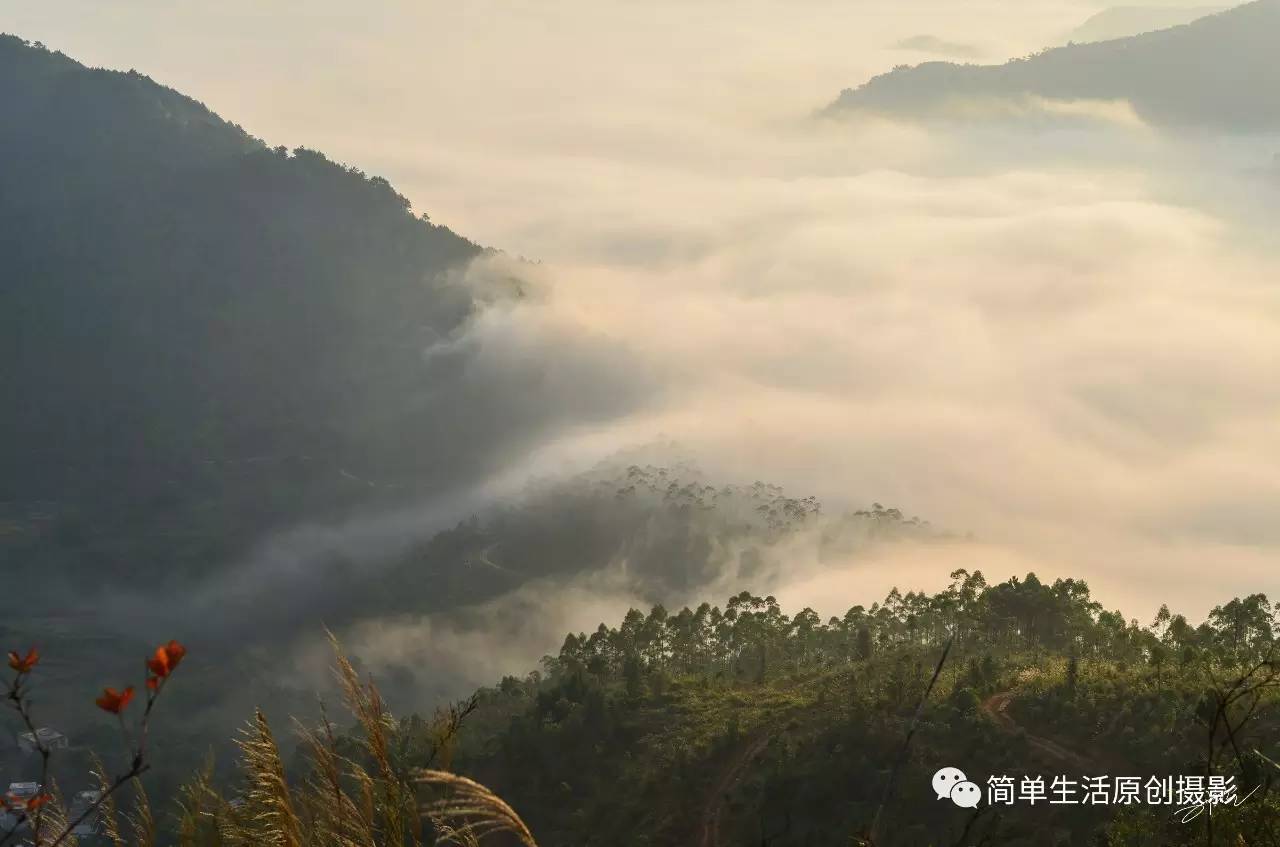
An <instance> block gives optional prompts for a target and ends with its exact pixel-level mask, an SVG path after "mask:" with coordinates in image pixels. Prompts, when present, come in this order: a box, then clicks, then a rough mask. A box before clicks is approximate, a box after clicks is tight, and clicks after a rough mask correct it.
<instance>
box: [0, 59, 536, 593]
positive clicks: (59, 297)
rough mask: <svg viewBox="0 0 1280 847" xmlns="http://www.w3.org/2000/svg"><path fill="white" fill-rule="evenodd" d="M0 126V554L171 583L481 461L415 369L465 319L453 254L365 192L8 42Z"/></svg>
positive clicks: (472, 440) (424, 373)
mask: <svg viewBox="0 0 1280 847" xmlns="http://www.w3.org/2000/svg"><path fill="white" fill-rule="evenodd" d="M0 112H3V114H4V119H3V120H2V121H0V161H3V167H0V339H3V340H2V341H0V345H3V347H2V349H0V358H2V359H3V362H4V364H3V367H2V368H0V530H2V531H0V556H6V555H7V556H11V557H13V558H14V560H16V559H17V558H18V557H20V556H22V557H30V556H34V555H36V552H37V551H38V554H39V556H40V557H41V558H42V559H43V560H45V561H50V562H56V563H59V564H65V568H58V569H56V572H57V573H68V572H70V571H71V570H73V569H74V570H76V571H77V573H78V577H77V578H78V579H82V580H85V581H87V582H89V583H92V582H94V581H97V580H99V579H109V578H121V579H130V578H139V577H141V572H140V570H139V568H140V567H141V566H142V565H141V564H140V563H146V562H156V561H159V560H160V559H161V558H163V559H164V560H165V562H166V564H165V566H164V567H165V569H166V570H165V573H166V575H172V574H174V573H177V572H180V571H182V570H184V569H186V568H198V567H207V566H208V565H209V563H211V562H214V561H217V560H219V559H221V558H224V557H226V556H230V555H233V554H234V553H235V552H237V551H239V550H240V549H241V548H242V547H243V545H244V544H245V543H246V542H247V540H249V539H252V538H255V537H257V536H258V535H260V534H261V533H262V532H264V531H266V530H268V529H270V528H272V527H277V526H280V525H283V524H287V523H289V522H290V521H293V520H297V519H299V518H300V517H303V516H319V515H325V514H328V513H330V512H332V510H334V509H336V508H342V507H344V506H350V505H353V504H359V503H362V502H366V501H369V500H370V499H372V498H376V497H377V496H379V495H380V494H381V493H383V492H387V491H395V492H397V496H400V497H404V496H408V494H409V493H411V492H412V491H414V490H416V489H418V488H420V487H421V486H424V485H427V484H434V485H439V484H444V483H448V482H449V481H451V480H452V479H454V478H455V477H456V476H457V475H458V474H459V473H460V472H462V471H463V470H464V469H471V468H474V467H475V466H476V465H478V464H483V463H485V462H488V461H492V460H491V459H487V458H484V453H485V451H487V450H491V449H493V448H495V446H496V445H495V436H494V433H493V428H492V426H487V425H486V424H485V423H484V422H483V421H481V422H477V421H474V420H469V419H468V418H467V416H466V415H462V414H459V413H458V411H457V408H456V407H457V405H458V404H459V403H460V402H462V400H463V399H464V397H465V394H466V391H465V389H464V388H463V387H461V386H460V381H461V378H460V377H459V375H458V371H459V370H460V363H459V362H458V361H453V362H451V363H449V365H448V366H447V367H443V368H442V367H438V366H437V367H435V368H434V369H433V368H432V367H429V366H428V363H427V362H426V361H425V360H424V357H423V351H424V350H425V349H426V348H427V347H428V346H429V345H430V344H431V343H432V342H433V341H435V340H438V339H441V338H447V337H448V336H449V334H450V333H452V332H455V331H457V330H458V328H459V327H460V326H462V325H463V324H464V322H465V321H466V320H467V318H468V316H469V315H470V314H472V313H473V311H474V309H475V304H474V298H473V296H472V294H471V292H470V291H468V290H466V289H465V288H464V287H462V286H461V285H459V284H458V283H457V282H456V281H451V280H450V278H449V277H447V276H445V275H444V272H445V271H446V270H448V269H450V268H454V267H457V266H458V265H459V264H460V263H462V262H465V261H467V260H469V259H471V258H473V257H475V256H477V255H478V254H479V253H480V249H479V248H478V247H477V246H476V245H475V244H473V243H471V242H469V241H467V240H466V239H464V238H462V237H459V236H458V235H455V234H454V233H452V232H450V231H449V230H448V229H445V228H444V227H440V226H436V225H434V224H432V223H430V222H429V221H428V220H427V219H426V217H425V216H421V217H416V216H415V215H414V214H412V213H411V211H410V209H409V205H408V202H407V201H406V200H405V199H404V198H403V197H401V196H399V195H398V194H397V193H396V192H395V191H394V190H393V189H392V188H391V186H390V185H389V184H388V183H387V182H386V181H384V180H382V179H378V178H369V177H366V176H365V175H364V174H362V173H360V172H359V171H357V170H355V169H353V168H347V167H343V166H340V165H338V164H335V163H333V162H331V161H329V160H327V159H326V158H325V157H324V156H323V155H321V154H319V153H315V152H312V151H308V150H301V149H299V150H295V151H293V152H288V151H286V150H284V149H283V148H277V149H272V148H269V147H267V146H266V145H265V144H263V143H261V142H259V141H258V140H256V139H254V138H252V137H250V136H249V135H248V134H246V133H245V132H244V131H243V130H241V129H240V128H239V127H236V126H234V125H232V124H229V123H227V122H226V121H224V120H222V119H221V118H219V117H218V116H216V115H214V114H212V113H211V112H209V111H208V110H207V109H206V108H204V107H203V106H202V105H201V104H199V103H197V102H195V101H194V100H191V99H189V98H187V97H184V96H182V95H181V94H178V93H176V92H174V91H172V90H170V89H167V88H165V87H163V86H161V85H158V84H156V83H154V82H152V81H151V80H150V79H148V78H146V77H144V76H141V75H139V74H137V73H132V72H130V73H118V72H112V71H104V70H95V69H90V68H86V67H83V66H81V65H79V64H78V63H76V62H74V61H72V60H71V59H68V58H67V57H65V56H63V55H61V54H58V53H53V52H50V51H48V50H46V49H43V48H42V47H39V46H33V45H29V44H27V43H25V42H23V41H21V40H19V39H17V38H14V37H11V36H3V37H0ZM460 395H462V396H460ZM537 423H538V422H537V420H534V421H532V422H531V426H530V431H531V432H536V430H537ZM446 439H447V440H448V443H449V449H448V450H445V449H441V448H440V446H439V445H440V443H441V442H442V441H444V440H446ZM26 560H27V561H30V559H29V558H28V559H26ZM151 576H156V574H151ZM84 584H85V583H84V582H81V583H80V586H81V587H83V586H84Z"/></svg>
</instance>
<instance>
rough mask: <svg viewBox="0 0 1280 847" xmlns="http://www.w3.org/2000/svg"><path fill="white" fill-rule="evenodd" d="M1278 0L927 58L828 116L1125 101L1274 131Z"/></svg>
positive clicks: (1173, 121) (1182, 118) (844, 101)
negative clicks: (1073, 37)
mask: <svg viewBox="0 0 1280 847" xmlns="http://www.w3.org/2000/svg"><path fill="white" fill-rule="evenodd" d="M1277 45H1280V0H1256V2H1253V3H1248V4H1246V5H1243V6H1238V7H1236V8H1233V9H1230V10H1228V11H1226V12H1222V13H1220V14H1216V15H1210V16H1209V17H1205V18H1201V19H1199V20H1196V21H1194V22H1192V23H1189V24H1187V25H1185V26H1178V27H1174V28H1172V29H1165V30H1160V31H1159V32H1150V33H1145V34H1143V35H1137V36H1133V37H1130V38H1123V39H1118V40H1113V41H1103V42H1099V43H1095V44H1072V45H1068V46H1066V47H1058V48H1053V49H1049V50H1045V51H1044V52H1042V53H1038V54H1035V55H1033V56H1028V57H1025V58H1021V59H1014V60H1012V61H1010V62H1007V63H1005V64H1003V65H967V64H966V65H960V64H955V63H951V62H927V63H925V64H922V65H916V66H914V67H901V68H896V69H894V70H893V71H890V72H889V73H886V74H882V75H880V76H877V77H875V78H873V79H872V80H870V81H869V82H867V83H866V84H864V85H862V86H860V87H858V88H853V89H846V90H845V91H844V92H842V93H841V95H840V97H839V98H838V99H837V100H836V101H835V102H834V103H832V104H831V105H830V106H829V107H828V108H827V109H826V111H825V113H826V114H828V115H837V116H839V115H850V114H856V113H865V112H872V113H882V114H890V115H902V116H913V117H929V116H945V115H947V114H949V113H954V112H956V111H957V110H963V109H965V108H966V107H967V106H969V105H971V104H974V103H978V104H982V103H984V102H991V101H1006V102H1018V101H1027V100H1033V99H1037V98H1038V99H1041V100H1054V101H1080V100H1101V101H1127V102H1128V103H1129V104H1131V105H1132V107H1133V109H1134V111H1135V112H1136V113H1137V114H1138V116H1139V117H1141V118H1142V119H1143V120H1145V121H1148V122H1150V123H1153V124H1157V125H1165V126H1201V127H1206V128H1213V129H1219V130H1227V131H1250V130H1267V129H1274V128H1277V127H1280V97H1277V96H1276V93H1275V92H1276V91H1277V90H1280V62H1277V61H1276V53H1277Z"/></svg>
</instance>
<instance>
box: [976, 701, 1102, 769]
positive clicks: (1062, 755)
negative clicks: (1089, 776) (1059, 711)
mask: <svg viewBox="0 0 1280 847" xmlns="http://www.w3.org/2000/svg"><path fill="white" fill-rule="evenodd" d="M1012 701H1013V692H1012V691H1002V692H1000V693H999V694H992V695H991V696H990V697H988V698H987V699H986V700H984V701H982V711H983V712H985V713H986V715H987V716H988V717H990V718H991V719H992V720H993V721H995V722H996V725H997V726H999V727H1000V728H1001V729H1003V730H1004V731H1005V732H1009V733H1013V732H1017V731H1018V730H1021V731H1022V734H1023V735H1024V736H1025V737H1026V739H1027V743H1028V744H1030V745H1031V747H1032V748H1033V749H1035V750H1038V751H1039V752H1041V753H1042V754H1044V755H1045V756H1046V757H1047V758H1049V759H1052V760H1054V761H1055V762H1061V763H1063V764H1067V765H1070V766H1071V767H1073V768H1076V769H1079V770H1082V771H1090V770H1094V769H1096V767H1097V762H1095V761H1094V760H1093V759H1091V758H1089V757H1088V756H1082V755H1081V754H1079V753H1077V752H1075V751H1074V750H1068V749H1067V748H1066V747H1063V746H1062V745H1061V744H1059V743H1058V742H1056V741H1054V740H1053V739H1052V738H1045V737H1044V736H1042V735H1036V734H1034V733H1032V732H1030V731H1029V730H1028V729H1027V728H1026V727H1025V726H1022V725H1021V724H1019V723H1018V722H1017V721H1015V720H1014V719H1013V716H1012V715H1010V714H1009V703H1011V702H1012Z"/></svg>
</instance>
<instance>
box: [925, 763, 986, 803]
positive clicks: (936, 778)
mask: <svg viewBox="0 0 1280 847" xmlns="http://www.w3.org/2000/svg"><path fill="white" fill-rule="evenodd" d="M933 793H934V794H937V795H938V799H939V800H945V799H947V798H948V797H949V798H951V802H952V803H955V804H956V805H957V806H959V807H960V808H962V809H974V808H977V806H978V803H979V802H980V801H981V800H982V790H981V789H980V788H978V786H977V785H975V784H974V783H972V782H970V781H969V778H968V777H966V776H965V775H964V771H962V770H960V769H959V768H941V769H940V770H939V771H938V772H937V773H935V774H934V775H933Z"/></svg>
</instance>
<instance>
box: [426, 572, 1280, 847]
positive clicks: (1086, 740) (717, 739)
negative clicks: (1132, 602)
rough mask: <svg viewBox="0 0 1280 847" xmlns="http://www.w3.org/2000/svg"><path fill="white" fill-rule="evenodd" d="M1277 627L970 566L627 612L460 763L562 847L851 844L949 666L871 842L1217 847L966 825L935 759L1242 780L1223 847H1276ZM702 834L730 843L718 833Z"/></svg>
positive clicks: (1151, 833)
mask: <svg viewBox="0 0 1280 847" xmlns="http://www.w3.org/2000/svg"><path fill="white" fill-rule="evenodd" d="M1277 623H1278V621H1277V615H1276V610H1275V609H1274V608H1273V607H1272V605H1271V604H1270V602H1269V601H1268V599H1267V598H1266V597H1265V596H1264V595H1261V594H1255V595H1251V596H1249V597H1244V598H1237V599H1234V600H1231V601H1230V602H1228V603H1224V604H1222V605H1219V606H1217V607H1215V608H1214V609H1213V610H1212V612H1211V613H1210V615H1209V616H1208V618H1207V620H1205V621H1204V622H1201V623H1198V624H1196V623H1192V622H1190V621H1188V620H1187V619H1186V618H1185V617H1184V616H1182V615H1179V614H1176V613H1171V612H1170V611H1169V610H1168V609H1167V608H1164V607H1162V608H1161V610H1160V612H1159V613H1158V614H1157V615H1156V617H1155V619H1154V620H1153V621H1152V622H1151V623H1150V624H1148V625H1145V626H1144V625H1141V624H1140V623H1139V622H1138V621H1136V620H1132V619H1126V617H1125V615H1124V614H1123V613H1122V612H1120V611H1110V610H1107V609H1105V608H1103V606H1102V605H1101V604H1100V603H1098V602H1097V601H1096V600H1094V599H1093V597H1092V596H1091V594H1090V591H1089V587H1088V585H1087V584H1086V583H1084V582H1082V581H1080V580H1076V579H1070V578H1066V579H1057V580H1054V581H1053V582H1052V583H1046V582H1042V581H1041V580H1039V579H1038V578H1037V577H1036V576H1035V574H1028V575H1027V576H1026V577H1025V578H1022V579H1019V578H1012V579H1010V580H1008V581H1005V582H1001V583H996V584H989V583H988V582H987V580H986V579H985V578H984V576H983V575H982V574H981V573H980V572H973V573H970V572H968V571H965V570H957V571H956V572H955V573H953V574H952V583H951V585H950V587H948V588H947V589H946V590H944V591H941V592H939V593H937V594H932V595H930V594H927V593H922V592H906V593H900V592H899V591H898V590H897V589H894V590H893V591H892V592H890V594H889V595H888V596H887V597H886V598H885V599H884V600H883V601H882V602H877V603H872V604H871V605H869V606H862V605H857V606H854V607H852V608H850V609H849V610H848V611H847V612H846V613H845V614H843V615H841V616H835V617H831V618H829V619H828V620H825V621H824V620H822V619H821V618H820V617H819V616H818V615H817V614H815V613H814V612H813V610H812V609H802V610H799V611H797V612H794V613H792V614H788V613H787V612H785V611H784V610H783V609H782V608H780V606H779V604H778V602H777V601H776V600H775V599H774V598H773V597H768V596H766V597H761V596H756V595H753V594H751V593H749V592H745V591H744V592H741V593H739V594H737V595H735V596H733V597H731V598H730V599H729V601H728V602H727V603H726V604H725V605H724V606H723V607H720V606H713V605H710V604H708V603H703V604H701V605H699V606H697V607H696V608H682V609H680V610H679V611H674V610H667V609H666V608H664V607H662V606H655V607H653V608H652V609H650V610H649V611H648V612H643V611H641V610H638V609H633V610H631V611H630V612H628V613H627V615H626V616H625V618H624V619H623V620H622V621H621V622H620V623H619V624H618V625H616V626H612V627H611V626H607V625H605V624H601V625H600V627H599V628H598V629H596V630H595V631H593V632H589V633H570V634H569V635H568V636H567V637H566V638H565V641H564V645H563V647H562V648H561V649H560V651H559V653H558V654H557V655H555V656H548V657H547V658H546V659H545V660H544V662H543V666H542V669H541V670H540V671H539V672H536V673H533V674H531V675H529V676H528V677H526V678H524V679H519V678H508V679H506V680H504V681H503V682H502V683H501V684H500V685H498V686H496V687H494V688H490V689H483V690H481V691H480V692H479V694H478V695H477V700H476V703H477V704H478V705H477V708H476V711H475V713H474V714H473V715H472V716H471V717H469V718H468V720H470V721H471V724H470V725H469V727H468V728H466V729H465V730H464V732H463V734H462V737H461V742H460V743H461V746H460V748H459V754H458V755H459V762H460V764H461V766H462V768H463V771H464V772H467V773H474V774H476V775H477V776H479V777H481V778H482V779H484V780H486V781H488V782H489V783H490V784H491V785H493V786H494V787H496V788H498V789H499V790H500V791H501V792H502V793H503V794H504V796H506V797H508V798H509V799H511V800H512V801H513V802H515V804H516V806H517V808H520V809H522V810H525V812H526V818H527V819H528V821H529V822H530V824H531V825H532V826H533V828H534V830H535V832H539V833H541V834H542V837H543V838H545V839H546V840H547V841H548V843H553V844H598V845H642V844H676V843H692V844H715V843H724V844H730V843H731V844H747V843H752V844H755V843H766V844H770V845H805V844H835V843H847V842H848V840H849V839H850V838H855V839H856V838H858V837H862V836H865V835H866V833H867V827H868V825H869V824H870V822H871V820H872V819H873V817H874V816H875V810H876V807H877V805H878V804H879V803H880V801H881V798H882V792H883V790H884V787H885V783H886V780H887V779H888V768H889V766H890V764H891V763H892V762H893V761H894V759H895V757H897V756H898V755H899V753H900V745H901V743H902V739H903V738H904V737H905V736H906V734H907V732H908V728H909V727H910V726H911V725H912V720H913V715H914V713H915V711H916V708H917V704H918V703H920V702H921V698H922V697H923V696H924V692H925V690H926V688H927V686H928V683H929V677H930V673H931V671H932V670H933V668H934V666H935V664H936V663H937V662H938V660H939V657H940V655H942V653H943V650H944V649H948V650H949V652H947V654H946V656H947V659H946V662H945V664H944V665H943V667H942V673H941V678H940V680H939V681H938V684H937V687H936V688H935V689H934V690H933V691H932V692H931V694H930V697H929V699H928V700H926V701H925V703H926V705H925V708H924V712H923V720H922V722H921V725H920V729H919V737H918V739H917V741H916V744H915V747H914V748H912V749H911V751H910V754H909V757H908V759H907V762H906V766H905V769H904V777H903V778H902V780H901V781H900V782H899V784H898V790H897V792H896V794H895V795H894V796H893V797H891V798H890V803H889V807H888V809H887V814H886V816H885V818H884V820H885V822H886V825H885V826H884V827H883V829H882V830H881V831H880V833H879V837H878V839H877V840H876V842H875V843H877V844H882V845H884V844H891V845H899V844H901V845H907V844H926V843H931V844H951V843H965V842H962V841H958V840H957V839H958V838H960V839H963V838H964V837H965V836H966V835H967V836H968V837H972V838H975V839H979V840H978V841H976V842H975V843H993V844H1027V845H1032V844H1044V843H1045V841H1044V838H1045V837H1046V836H1045V833H1047V832H1053V833H1054V836H1053V838H1054V843H1057V844H1080V845H1093V844H1099V843H1102V844H1115V845H1120V844H1125V845H1128V844H1155V843H1160V844H1198V843H1204V841H1203V839H1204V826H1205V822H1204V821H1203V820H1202V819H1199V818H1197V819H1196V820H1195V821H1194V822H1193V823H1191V824H1184V823H1182V822H1180V821H1179V820H1175V819H1174V818H1173V817H1172V815H1171V812H1170V811H1162V810H1161V809H1159V808H1143V809H1139V808H1103V807H1096V808H1080V807H1048V808H1045V807H1043V806H1041V807H1032V808H1026V807H1021V808H1018V807H1011V808H1008V809H1004V810H1001V809H999V808H996V809H992V808H986V809H985V810H984V809H981V808H980V809H979V810H976V811H975V812H972V813H968V814H966V813H965V812H963V811H962V810H958V809H956V808H955V807H954V806H953V805H952V804H949V803H945V802H944V803H938V802H937V801H936V798H935V797H934V796H933V795H932V793H930V790H929V777H930V774H932V773H933V771H934V769H935V768H936V767H937V766H938V765H939V764H944V763H945V764H952V763H954V764H957V765H961V766H963V767H964V769H965V770H966V772H967V773H968V774H970V778H975V775H981V777H980V778H981V779H982V780H985V778H986V775H988V774H992V775H994V774H1014V775H1022V774H1036V773H1052V774H1057V773H1066V774H1068V775H1071V776H1073V777H1079V776H1080V775H1081V774H1087V773H1099V772H1104V773H1108V774H1139V773H1140V774H1144V775H1146V774H1159V775H1163V774H1183V773H1193V774H1205V773H1215V774H1220V775H1230V776H1231V777H1232V778H1233V779H1235V780H1237V781H1238V782H1239V784H1240V785H1241V786H1242V789H1241V794H1242V795H1243V794H1244V793H1245V792H1246V791H1249V790H1252V789H1254V788H1257V789H1258V791H1257V793H1255V794H1254V795H1253V796H1252V797H1251V798H1250V800H1249V802H1248V803H1245V804H1242V805H1240V806H1239V807H1236V808H1229V809H1223V808H1219V809H1217V810H1215V816H1216V818H1215V820H1216V824H1215V825H1216V828H1217V833H1216V837H1217V838H1220V839H1222V841H1221V842H1220V843H1237V842H1235V841H1234V839H1235V838H1236V837H1240V838H1241V839H1243V843H1248V844H1254V843H1258V844H1263V843H1273V842H1271V841H1267V840H1266V837H1265V833H1267V832H1270V831H1272V829H1273V828H1274V827H1275V826H1276V825H1277V823H1278V822H1280V819H1278V816H1280V797H1277V796H1276V795H1275V794H1274V790H1273V786H1274V785H1275V783H1276V780H1277V778H1280V771H1277V770H1276V768H1275V767H1273V766H1272V765H1271V764H1269V760H1271V759H1276V758H1277V757H1276V753H1278V752H1280V749H1278V748H1280V701H1277V698H1276V690H1275V686H1276V680H1277V677H1276V673H1277V670H1278V667H1277V664H1276V663H1277V661H1278V660H1280V652H1277V642H1276V632H1277ZM948 645H949V646H948ZM1244 692H1247V693H1244ZM1238 695H1239V696H1238ZM405 726H406V727H407V726H408V724H406V725H405ZM406 731H407V730H406ZM1255 751H1256V752H1255ZM982 784H983V785H984V787H985V782H983V783H982ZM709 820H710V821H713V822H714V825H715V828H716V832H717V833H718V834H717V836H716V837H717V838H720V839H723V840H714V839H713V840H703V839H706V838H708V836H707V835H706V833H707V826H708V821H709ZM853 843H859V842H857V841H856V840H855V841H854V842H853Z"/></svg>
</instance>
